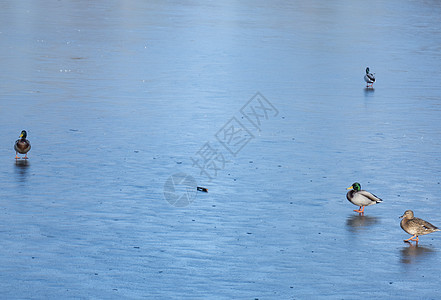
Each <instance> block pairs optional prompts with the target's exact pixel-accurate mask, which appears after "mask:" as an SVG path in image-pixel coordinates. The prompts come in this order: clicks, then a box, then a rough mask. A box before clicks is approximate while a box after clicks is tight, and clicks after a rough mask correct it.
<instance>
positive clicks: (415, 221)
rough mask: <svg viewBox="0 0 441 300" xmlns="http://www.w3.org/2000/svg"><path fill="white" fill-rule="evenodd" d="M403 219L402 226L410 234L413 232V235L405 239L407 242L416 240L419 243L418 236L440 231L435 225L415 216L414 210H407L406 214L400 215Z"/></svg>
mask: <svg viewBox="0 0 441 300" xmlns="http://www.w3.org/2000/svg"><path fill="white" fill-rule="evenodd" d="M400 218H401V219H402V220H401V222H400V226H401V228H403V230H404V231H406V232H407V233H408V234H411V235H412V237H410V238H408V239H407V240H404V241H405V242H409V241H415V242H416V243H417V244H418V240H419V239H418V236H419V235H425V234H429V233H432V232H435V231H440V230H439V229H438V227H436V226H433V225H432V224H430V223H429V222H427V221H424V220H422V219H420V218H415V217H414V216H413V211H411V210H406V211H405V212H404V214H403V215H402V216H401V217H400Z"/></svg>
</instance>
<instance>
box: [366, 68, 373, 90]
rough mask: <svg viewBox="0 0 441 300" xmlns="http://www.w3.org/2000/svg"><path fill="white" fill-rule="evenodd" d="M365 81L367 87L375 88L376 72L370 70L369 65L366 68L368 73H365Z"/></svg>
mask: <svg viewBox="0 0 441 300" xmlns="http://www.w3.org/2000/svg"><path fill="white" fill-rule="evenodd" d="M364 81H366V87H367V88H373V87H374V82H375V74H372V73H370V72H369V67H367V68H366V75H364Z"/></svg>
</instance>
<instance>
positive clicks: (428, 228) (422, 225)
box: [409, 218, 439, 233]
mask: <svg viewBox="0 0 441 300" xmlns="http://www.w3.org/2000/svg"><path fill="white" fill-rule="evenodd" d="M409 225H410V226H412V227H414V228H415V229H416V230H417V231H418V232H420V233H424V232H427V233H429V232H433V231H439V229H438V227H436V226H434V225H432V224H431V223H429V222H427V221H424V220H422V219H420V218H413V219H412V220H409Z"/></svg>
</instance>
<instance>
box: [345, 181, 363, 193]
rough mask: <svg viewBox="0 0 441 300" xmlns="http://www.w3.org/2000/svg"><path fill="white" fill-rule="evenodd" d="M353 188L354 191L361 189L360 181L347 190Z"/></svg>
mask: <svg viewBox="0 0 441 300" xmlns="http://www.w3.org/2000/svg"><path fill="white" fill-rule="evenodd" d="M351 189H353V190H354V191H359V190H361V185H360V184H359V183H358V182H354V183H353V184H352V185H351V186H350V187H348V188H347V190H351Z"/></svg>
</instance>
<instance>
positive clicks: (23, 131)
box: [19, 130, 28, 139]
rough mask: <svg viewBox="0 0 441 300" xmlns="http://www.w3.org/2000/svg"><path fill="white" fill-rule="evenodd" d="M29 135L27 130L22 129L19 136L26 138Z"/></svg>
mask: <svg viewBox="0 0 441 300" xmlns="http://www.w3.org/2000/svg"><path fill="white" fill-rule="evenodd" d="M27 136H28V134H27V132H26V130H22V131H21V134H20V136H19V137H21V138H22V139H25V138H26V137H27Z"/></svg>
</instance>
